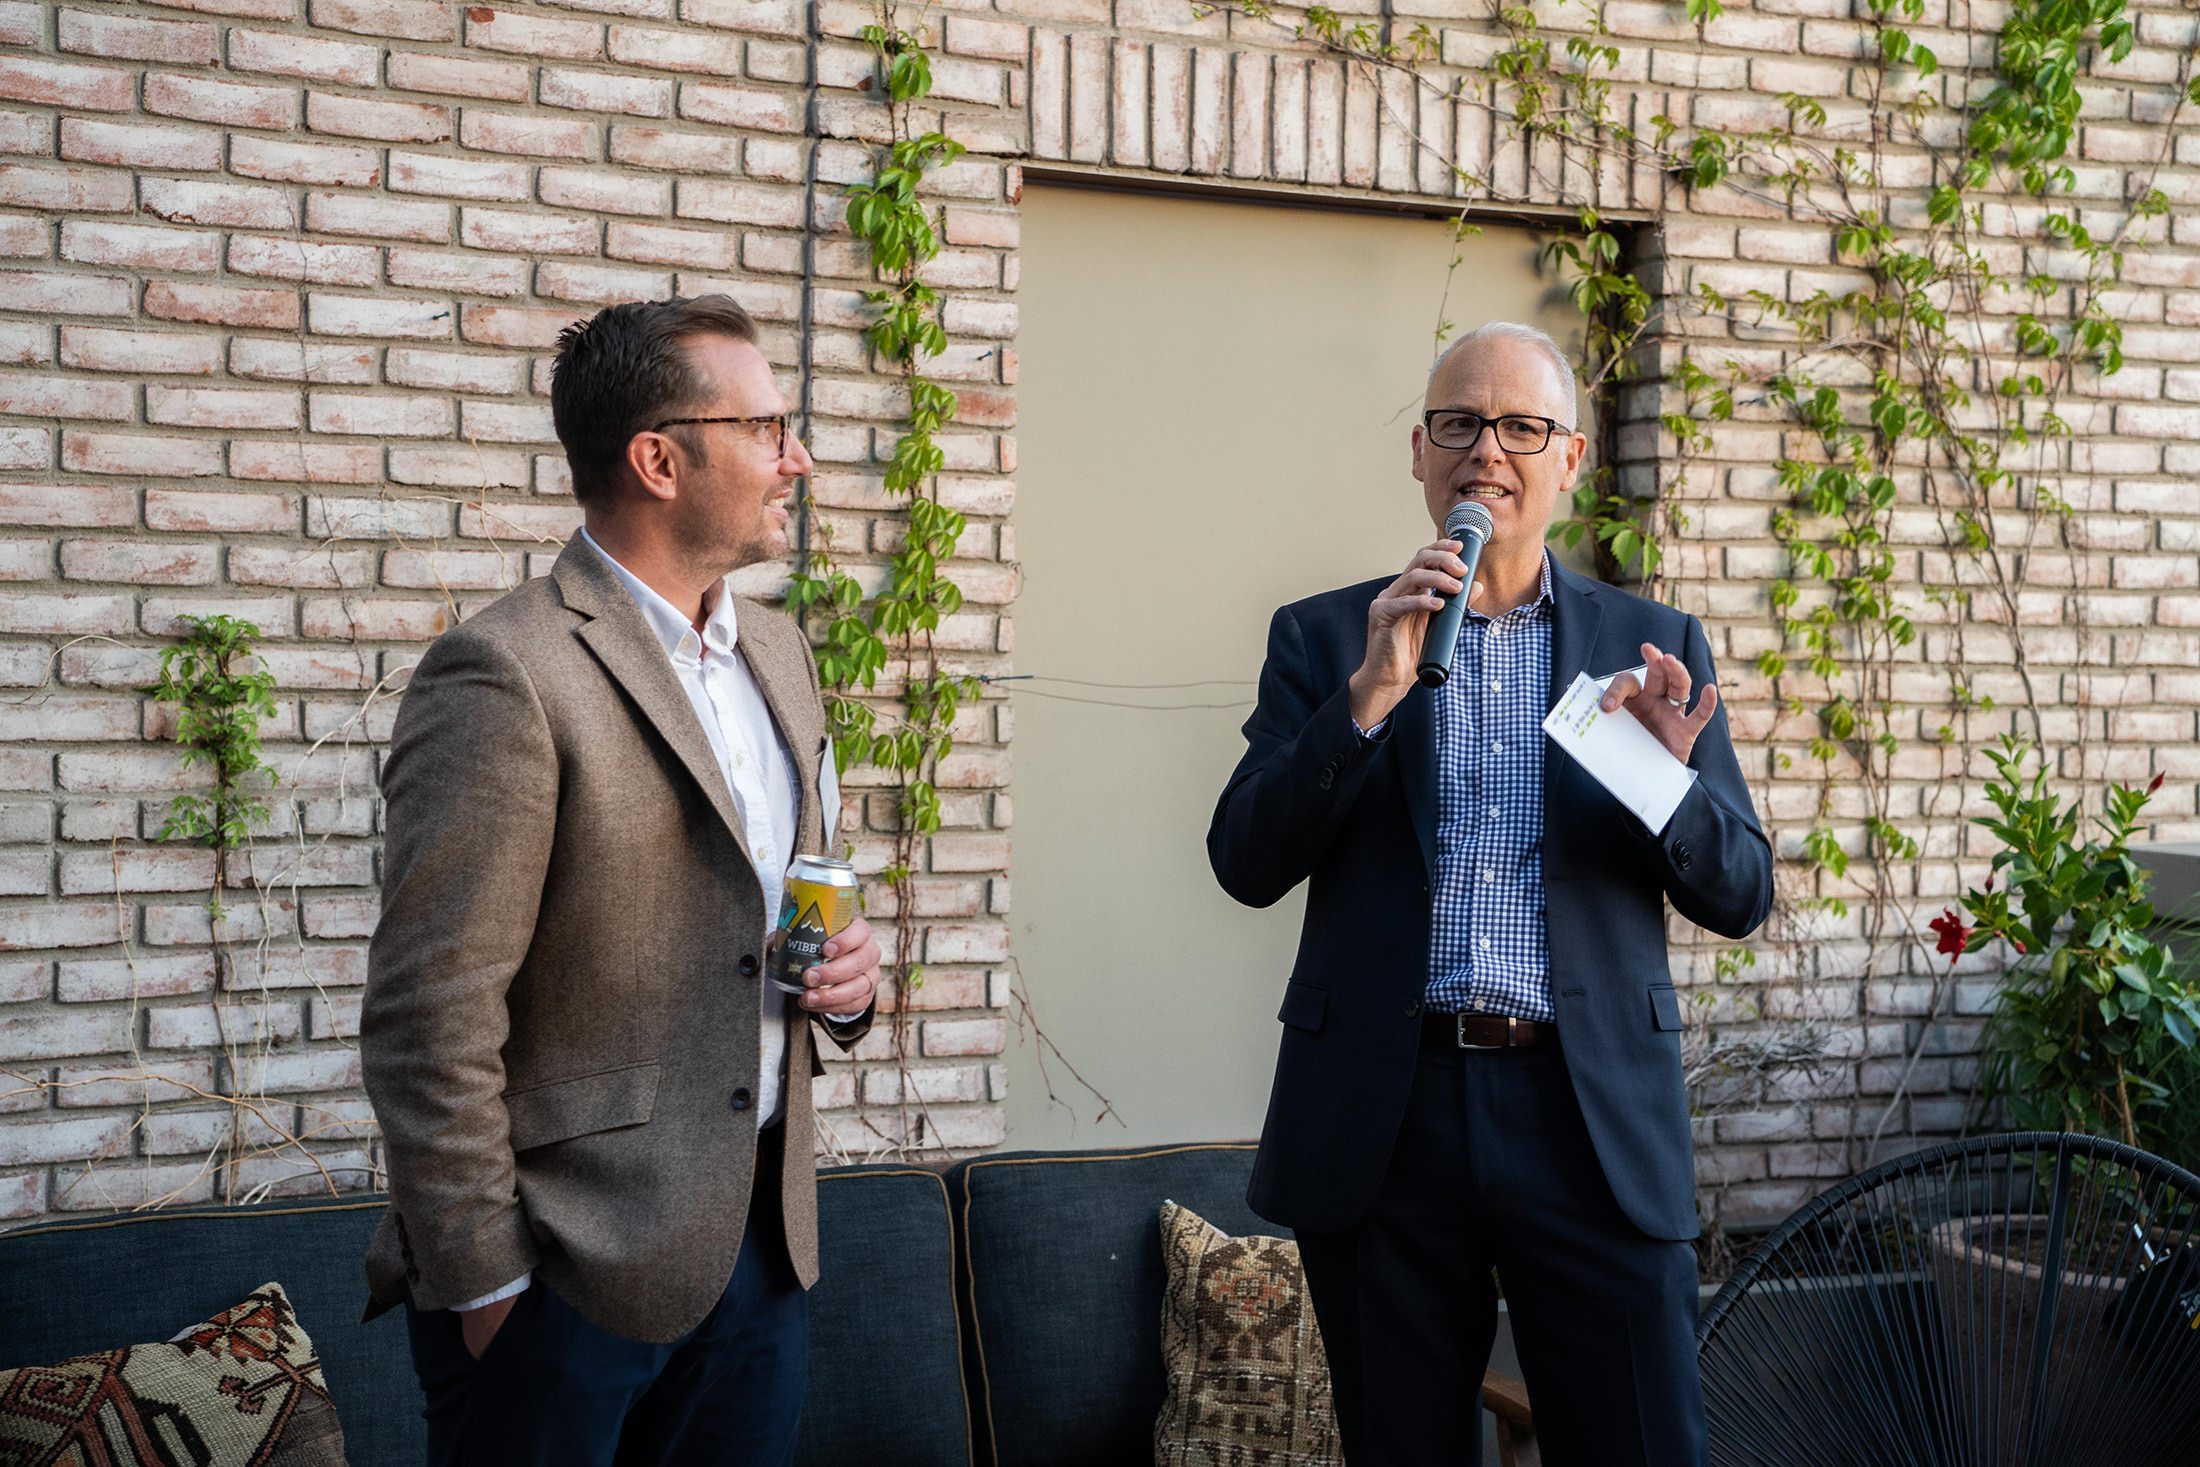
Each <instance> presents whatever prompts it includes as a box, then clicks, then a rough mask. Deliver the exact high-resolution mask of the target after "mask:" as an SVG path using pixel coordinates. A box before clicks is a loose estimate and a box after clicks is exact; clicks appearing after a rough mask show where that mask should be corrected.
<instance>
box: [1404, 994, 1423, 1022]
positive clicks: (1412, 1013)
mask: <svg viewBox="0 0 2200 1467" xmlns="http://www.w3.org/2000/svg"><path fill="white" fill-rule="evenodd" d="M1406 1017H1407V1018H1409V1019H1418V1018H1420V1017H1421V1001H1420V1000H1419V999H1417V998H1409V999H1407V1000H1406Z"/></svg>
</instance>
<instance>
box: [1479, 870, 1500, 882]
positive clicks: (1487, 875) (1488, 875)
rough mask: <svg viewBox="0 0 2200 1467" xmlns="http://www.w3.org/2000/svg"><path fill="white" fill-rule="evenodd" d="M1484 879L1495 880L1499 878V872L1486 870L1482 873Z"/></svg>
mask: <svg viewBox="0 0 2200 1467" xmlns="http://www.w3.org/2000/svg"><path fill="white" fill-rule="evenodd" d="M1482 879H1483V880H1484V881H1495V880H1496V879H1497V873H1496V872H1495V871H1485V872H1483V873H1482Z"/></svg>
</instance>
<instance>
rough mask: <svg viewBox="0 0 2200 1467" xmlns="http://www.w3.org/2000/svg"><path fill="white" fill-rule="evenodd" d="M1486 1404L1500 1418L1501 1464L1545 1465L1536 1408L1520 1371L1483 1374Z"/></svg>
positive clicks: (1503, 1466)
mask: <svg viewBox="0 0 2200 1467" xmlns="http://www.w3.org/2000/svg"><path fill="white" fill-rule="evenodd" d="M1482 1407H1483V1409H1484V1410H1486V1411H1488V1412H1489V1413H1490V1414H1491V1415H1492V1416H1495V1417H1496V1418H1497V1467H1543V1450H1542V1448H1541V1447H1539V1446H1537V1445H1536V1440H1535V1411H1534V1409H1533V1408H1532V1407H1531V1406H1530V1405H1529V1404H1528V1387H1527V1384H1526V1383H1525V1382H1523V1381H1522V1380H1521V1379H1520V1377H1519V1376H1517V1375H1504V1374H1501V1373H1500V1372H1498V1371H1495V1370H1492V1371H1490V1372H1488V1373H1487V1374H1485V1375H1484V1376H1483V1377H1482Z"/></svg>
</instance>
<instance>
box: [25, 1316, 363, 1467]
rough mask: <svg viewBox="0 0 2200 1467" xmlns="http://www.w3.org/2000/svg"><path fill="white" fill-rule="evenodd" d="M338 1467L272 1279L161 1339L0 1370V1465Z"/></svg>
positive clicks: (325, 1407) (313, 1372)
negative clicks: (234, 1303)
mask: <svg viewBox="0 0 2200 1467" xmlns="http://www.w3.org/2000/svg"><path fill="white" fill-rule="evenodd" d="M15 1462H23V1463H39V1464H42V1467H43V1464H46V1463H54V1464H60V1467H77V1464H86V1467H90V1464H98V1467H344V1433H343V1431H342V1430H341V1429H340V1428H339V1427H338V1425H337V1422H336V1407H335V1405H334V1404H333V1403H331V1402H330V1400H329V1395H328V1383H327V1382H326V1381H324V1380H323V1379H322V1378H321V1361H320V1358H319V1356H317V1355H316V1354H315V1353H314V1349H313V1341H311V1340H309V1339H307V1338H306V1332H305V1331H304V1330H303V1329H301V1328H300V1327H299V1325H298V1318H297V1316H296V1315H295V1314H293V1313H292V1312H291V1309H290V1299H289V1297H288V1296H286V1295H285V1294H284V1293H283V1287H282V1285H281V1284H262V1285H261V1286H260V1287H259V1288H257V1289H254V1290H253V1291H252V1293H251V1294H250V1295H248V1296H247V1297H246V1299H245V1301H244V1302H243V1303H242V1304H239V1305H237V1306H236V1307H235V1308H233V1309H225V1310H223V1311H222V1312H221V1313H219V1314H217V1315H215V1316H214V1317H213V1318H212V1319H209V1320H208V1321H206V1323H204V1324H197V1325H193V1326H192V1327H191V1328H189V1329H187V1330H185V1331H184V1332H183V1333H182V1334H180V1335H177V1336H176V1337H175V1338H174V1339H172V1340H170V1341H169V1342H168V1343H166V1344H164V1345H126V1346H124V1347H123V1348H122V1349H119V1350H107V1351H104V1352H102V1353H100V1354H97V1355H79V1356H77V1357H76V1358H75V1359H73V1360H64V1361H62V1362H61V1363H60V1364H58V1365H28V1366H25V1367H23V1368H22V1369H20V1370H0V1463H15Z"/></svg>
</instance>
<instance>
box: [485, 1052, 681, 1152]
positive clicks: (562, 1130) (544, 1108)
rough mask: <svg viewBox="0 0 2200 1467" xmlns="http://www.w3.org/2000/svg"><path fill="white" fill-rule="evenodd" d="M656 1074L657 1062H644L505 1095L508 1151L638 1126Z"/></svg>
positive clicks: (652, 1101) (652, 1096) (651, 1103)
mask: <svg viewBox="0 0 2200 1467" xmlns="http://www.w3.org/2000/svg"><path fill="white" fill-rule="evenodd" d="M657 1073H658V1064H657V1061H655V1060H649V1061H647V1062H645V1063H643V1064H638V1065H625V1066H622V1067H620V1068H619V1069H616V1070H598V1071H597V1072H596V1073H595V1074H593V1075H575V1076H574V1077H573V1078H572V1079H570V1080H550V1081H546V1082H545V1083H543V1084H540V1085H530V1086H528V1087H526V1088H525V1089H523V1090H513V1091H509V1092H507V1093H506V1095H505V1097H504V1110H505V1114H506V1115H507V1116H509V1117H510V1119H511V1134H512V1149H513V1150H514V1151H525V1150H527V1149H529V1148H530V1147H535V1146H548V1145H549V1144H550V1143H551V1142H553V1141H570V1140H571V1139H572V1138H573V1137H575V1136H586V1135H589V1134H590V1133H592V1132H596V1131H613V1130H617V1129H618V1128H619V1127H621V1126H638V1125H640V1124H641V1123H642V1122H644V1121H646V1120H648V1119H649V1117H650V1115H651V1113H652V1112H653V1111H655V1110H656V1108H657Z"/></svg>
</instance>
